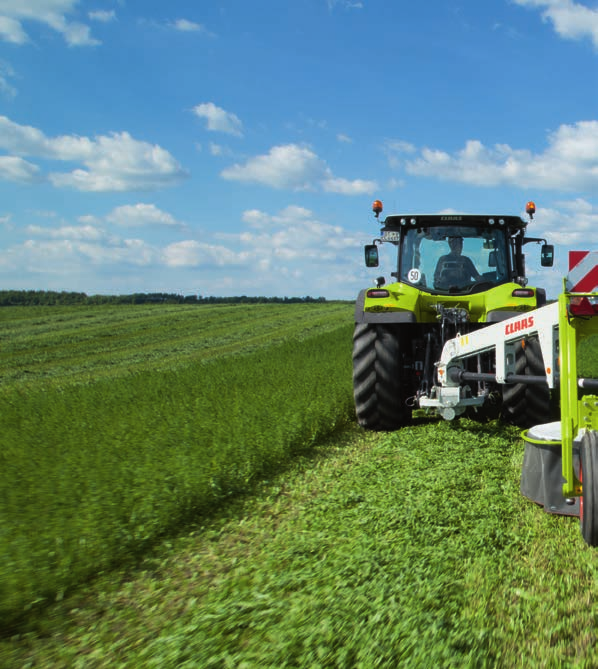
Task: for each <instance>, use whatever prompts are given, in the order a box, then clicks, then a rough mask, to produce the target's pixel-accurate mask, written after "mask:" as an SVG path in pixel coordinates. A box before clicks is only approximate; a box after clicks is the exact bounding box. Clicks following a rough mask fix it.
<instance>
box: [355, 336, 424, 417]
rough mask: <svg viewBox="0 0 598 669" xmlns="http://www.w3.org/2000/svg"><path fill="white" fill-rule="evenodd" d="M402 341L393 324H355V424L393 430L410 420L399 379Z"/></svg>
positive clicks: (405, 394) (401, 381) (408, 409)
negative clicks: (356, 421) (356, 422)
mask: <svg viewBox="0 0 598 669" xmlns="http://www.w3.org/2000/svg"><path fill="white" fill-rule="evenodd" d="M404 343H405V337H401V334H400V328H398V327H397V326H393V325H386V324H377V323H376V324H373V323H356V324H355V332H354V335H353V396H354V399H355V411H356V413H357V420H358V422H359V425H361V427H363V428H365V429H367V430H396V429H398V428H400V427H403V426H404V425H406V424H407V423H408V422H409V421H410V419H411V409H410V408H409V407H407V406H406V404H405V401H406V399H407V397H408V392H407V389H406V388H405V385H406V384H405V383H404V379H403V378H402V372H403V354H404V351H403V350H402V348H403V347H404Z"/></svg>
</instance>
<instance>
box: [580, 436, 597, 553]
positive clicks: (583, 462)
mask: <svg viewBox="0 0 598 669" xmlns="http://www.w3.org/2000/svg"><path fill="white" fill-rule="evenodd" d="M579 455H580V458H579V459H580V471H579V479H580V481H581V485H582V488H583V492H582V495H581V498H580V500H579V524H580V526H581V534H582V536H583V539H584V541H585V542H586V544H588V545H589V546H598V432H594V431H592V432H586V433H585V434H584V435H583V437H582V440H581V445H580V453H579Z"/></svg>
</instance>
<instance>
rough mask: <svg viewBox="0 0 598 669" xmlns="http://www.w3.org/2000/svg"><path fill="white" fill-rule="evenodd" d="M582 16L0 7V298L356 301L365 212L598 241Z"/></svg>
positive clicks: (43, 4)
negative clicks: (523, 226) (493, 224)
mask: <svg viewBox="0 0 598 669" xmlns="http://www.w3.org/2000/svg"><path fill="white" fill-rule="evenodd" d="M597 74H598V2H595V1H594V2H590V0H585V2H583V3H582V2H577V1H575V0H484V1H483V2H481V1H480V0H454V1H453V0H424V1H422V2H413V0H394V1H393V2H389V1H388V0H285V1H284V2H281V0H195V1H191V0H169V2H163V1H160V0H0V290H9V289H16V290H18V289H27V290H30V289H31V290H59V291H62V290H66V291H71V290H76V291H82V292H86V293H87V294H89V295H93V294H129V293H134V292H146V293H150V292H168V293H178V294H183V295H203V296H208V295H217V296H230V295H255V296H259V295H266V296H307V295H310V296H312V297H325V298H327V299H354V298H355V296H356V295H357V293H358V291H359V290H360V288H363V287H366V286H369V285H372V283H373V280H374V279H375V277H376V276H378V275H381V274H386V276H387V279H389V277H390V272H391V271H392V270H393V269H394V268H393V267H391V266H390V264H386V265H382V266H381V267H380V268H378V269H367V268H365V266H364V263H363V248H362V247H363V245H364V244H366V243H370V242H371V241H372V239H373V238H374V237H376V236H377V235H378V234H379V229H380V226H379V224H378V222H377V221H376V219H375V218H374V216H373V214H372V212H371V204H372V201H373V200H374V199H381V200H382V201H383V203H384V214H383V216H384V215H387V214H391V213H397V214H403V213H405V214H411V213H435V212H464V213H489V214H492V215H499V214H514V215H520V216H522V217H525V204H526V202H527V201H528V200H534V201H535V203H536V206H537V214H536V216H535V217H534V220H533V221H532V222H531V223H530V225H529V226H528V234H529V235H530V236H534V237H545V238H547V240H548V241H549V242H552V243H554V244H555V246H556V260H555V267H554V268H552V269H546V268H541V267H540V253H539V251H540V249H539V246H537V245H528V246H526V252H527V269H528V276H529V278H530V285H538V286H543V287H545V288H546V289H547V291H548V295H549V297H556V295H557V294H558V293H559V292H560V291H561V289H562V278H563V277H564V276H565V275H566V273H567V268H568V265H567V262H568V261H567V258H568V251H569V250H594V249H595V245H596V242H597V241H598V77H597Z"/></svg>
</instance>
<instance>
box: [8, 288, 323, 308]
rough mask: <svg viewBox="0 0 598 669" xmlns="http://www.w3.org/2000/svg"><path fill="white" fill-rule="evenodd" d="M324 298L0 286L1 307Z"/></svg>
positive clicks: (281, 301) (320, 299)
mask: <svg viewBox="0 0 598 669" xmlns="http://www.w3.org/2000/svg"><path fill="white" fill-rule="evenodd" d="M301 302H306V303H307V302H326V298H325V297H310V296H309V295H307V296H305V297H265V296H259V297H255V296H247V295H241V296H236V297H215V296H212V295H210V296H209V297H203V296H202V295H178V294H176V293H132V294H131V295H87V294H86V293H78V292H69V291H61V292H58V291H53V290H0V307H11V306H36V305H40V306H53V305H69V304H265V303H277V304H297V303H301Z"/></svg>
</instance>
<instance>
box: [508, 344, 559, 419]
mask: <svg viewBox="0 0 598 669" xmlns="http://www.w3.org/2000/svg"><path fill="white" fill-rule="evenodd" d="M515 373H516V374H522V375H525V376H542V375H544V374H546V370H545V368H544V361H543V358H542V349H541V348H540V342H539V341H538V339H537V337H530V338H529V339H526V340H522V342H521V348H519V349H518V350H517V353H516V357H515ZM553 416H554V406H553V404H552V402H551V399H550V388H549V387H548V384H547V383H542V384H529V383H514V384H506V385H503V386H502V419H503V420H504V421H505V422H507V423H510V424H511V425H517V426H518V427H523V428H526V427H532V426H533V425H539V424H541V423H549V422H550V421H551V420H552V419H553Z"/></svg>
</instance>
